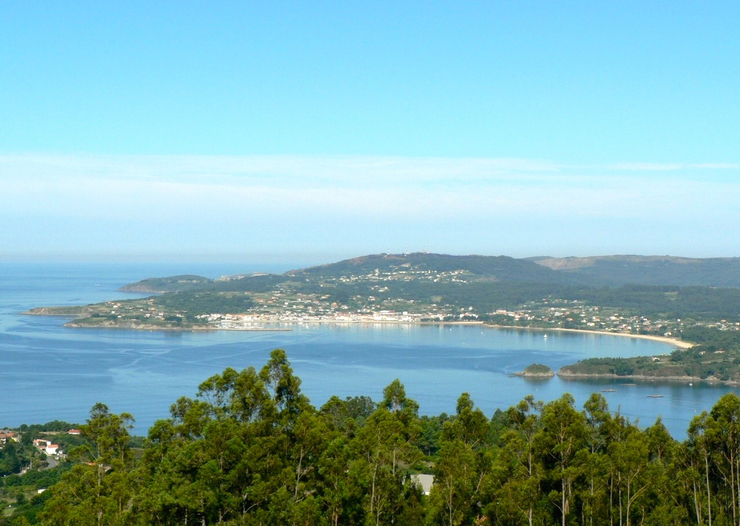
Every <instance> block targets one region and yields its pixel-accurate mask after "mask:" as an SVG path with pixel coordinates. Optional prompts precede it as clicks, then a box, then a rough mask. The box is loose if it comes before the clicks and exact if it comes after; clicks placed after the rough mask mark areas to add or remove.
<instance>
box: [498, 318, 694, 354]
mask: <svg viewBox="0 0 740 526" xmlns="http://www.w3.org/2000/svg"><path fill="white" fill-rule="evenodd" d="M484 326H485V327H492V328H495V329H518V330H524V331H539V332H547V331H556V332H574V333H581V334H599V335H604V336H622V337H626V338H637V339H640V340H652V341H655V342H661V343H666V344H668V345H673V346H674V347H677V348H679V349H690V348H691V347H693V346H694V345H695V344H693V343H691V342H687V341H684V340H679V339H678V338H669V337H667V336H655V335H651V334H631V333H628V332H609V331H590V330H587V329H563V328H562V327H553V328H544V327H518V326H516V325H494V324H485V325H484Z"/></svg>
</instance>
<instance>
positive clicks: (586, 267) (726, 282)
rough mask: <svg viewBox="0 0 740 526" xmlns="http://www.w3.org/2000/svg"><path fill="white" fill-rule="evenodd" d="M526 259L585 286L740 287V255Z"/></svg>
mask: <svg viewBox="0 0 740 526" xmlns="http://www.w3.org/2000/svg"><path fill="white" fill-rule="evenodd" d="M529 261H531V262H534V263H537V264H538V265H541V266H543V267H546V268H549V269H552V270H555V271H557V272H558V273H560V274H562V275H565V276H570V277H571V278H573V279H575V280H576V281H578V282H580V283H583V284H587V285H595V286H600V285H608V286H619V285H626V284H629V285H672V286H680V287H686V286H707V287H734V288H737V287H740V258H706V259H698V258H683V257H673V256H631V255H625V256H593V257H568V258H552V257H539V258H530V259H529Z"/></svg>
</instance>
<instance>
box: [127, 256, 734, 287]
mask: <svg viewBox="0 0 740 526" xmlns="http://www.w3.org/2000/svg"><path fill="white" fill-rule="evenodd" d="M425 273H435V274H441V275H442V278H443V279H442V281H443V282H448V281H451V282H453V283H467V284H474V283H500V284H507V283H511V284H517V283H537V284H548V285H570V286H577V287H603V286H609V287H620V286H622V285H651V286H676V287H687V286H705V287H720V288H740V258H710V259H692V258H682V257H671V256H593V257H568V258H554V257H547V256H541V257H534V258H525V259H517V258H512V257H508V256H477V255H468V256H453V255H449V254H429V253H422V252H417V253H412V254H372V255H368V256H361V257H357V258H352V259H346V260H344V261H339V262H337V263H330V264H326V265H319V266H315V267H309V268H305V269H298V270H291V271H289V272H286V273H284V274H249V275H237V276H231V277H225V278H220V279H216V280H211V279H208V278H204V277H202V276H192V275H184V276H172V277H167V278H149V279H145V280H142V281H139V282H137V283H133V284H131V285H126V286H125V287H122V288H121V290H122V291H125V292H156V293H165V292H186V291H197V290H201V291H206V290H210V291H220V292H228V291H252V292H259V291H267V290H272V289H273V288H274V287H275V286H276V285H277V284H279V283H284V282H292V281H296V280H300V281H306V280H309V281H312V282H313V281H315V280H326V279H331V280H341V279H342V278H351V277H352V276H355V277H357V276H370V275H373V274H379V275H383V274H393V275H394V276H395V278H399V277H400V276H403V275H407V276H408V279H421V278H423V276H424V274H425ZM437 282H440V281H439V280H438V281H437Z"/></svg>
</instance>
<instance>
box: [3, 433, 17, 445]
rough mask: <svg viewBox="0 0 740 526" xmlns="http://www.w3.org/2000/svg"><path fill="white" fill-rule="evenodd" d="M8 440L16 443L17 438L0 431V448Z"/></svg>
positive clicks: (13, 434)
mask: <svg viewBox="0 0 740 526" xmlns="http://www.w3.org/2000/svg"><path fill="white" fill-rule="evenodd" d="M8 440H12V441H13V442H17V441H18V437H17V436H16V434H15V433H13V432H12V431H0V446H4V445H5V444H6V443H7V442H8Z"/></svg>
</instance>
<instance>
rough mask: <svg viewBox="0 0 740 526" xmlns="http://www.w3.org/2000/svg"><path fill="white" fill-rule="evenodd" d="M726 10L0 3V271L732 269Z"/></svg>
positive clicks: (734, 213)
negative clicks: (709, 259)
mask: <svg viewBox="0 0 740 526" xmlns="http://www.w3.org/2000/svg"><path fill="white" fill-rule="evenodd" d="M738 20H740V4H738V3H737V2H675V1H674V2H658V1H655V2H626V1H625V2H526V1H524V2H464V3H463V2H429V1H427V2H404V3H399V2H367V3H360V2H313V3H311V2H269V3H268V2H259V3H258V2H211V3H205V2H135V1H131V2H125V3H124V2H119V3H113V2H16V1H12V2H5V3H3V5H2V7H1V8H0V27H2V28H3V31H1V32H0V177H2V183H3V184H2V186H3V190H2V192H1V193H0V258H5V259H8V258H11V259H17V258H86V259H95V258H104V259H111V258H123V259H151V258H155V259H156V258H160V259H162V258H164V259H168V258H169V259H178V258H193V259H211V260H218V259H220V258H224V259H230V260H237V261H238V260H244V261H250V262H255V261H276V260H293V261H313V262H317V263H320V262H325V261H330V260H333V259H336V258H342V257H351V256H356V255H360V254H365V253H375V252H383V251H388V250H390V251H404V250H425V249H428V250H433V251H437V252H449V253H480V254H507V255H513V256H532V255H541V254H550V255H557V256H567V255H594V254H614V253H642V254H673V255H684V256H697V257H705V256H740V236H738V235H737V234H738V227H737V225H738V224H740V207H738V206H737V205H736V203H735V202H734V201H735V200H734V199H733V198H735V197H736V196H738V195H740V148H738V145H740V32H738V31H737V21H738Z"/></svg>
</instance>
